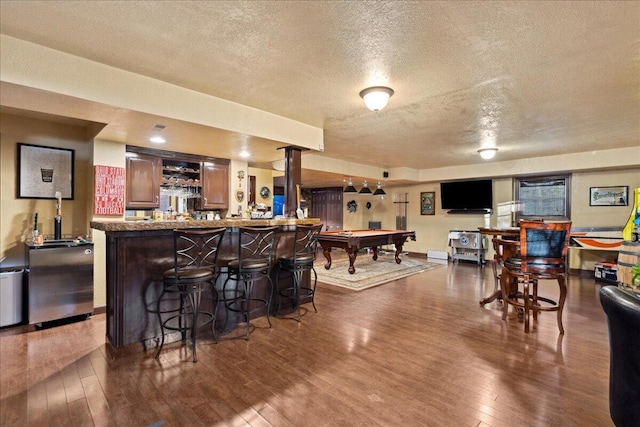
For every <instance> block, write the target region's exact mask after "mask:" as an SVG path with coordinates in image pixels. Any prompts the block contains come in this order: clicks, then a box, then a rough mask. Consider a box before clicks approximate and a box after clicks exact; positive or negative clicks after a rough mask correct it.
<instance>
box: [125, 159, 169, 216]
mask: <svg viewBox="0 0 640 427" xmlns="http://www.w3.org/2000/svg"><path fill="white" fill-rule="evenodd" d="M161 179H162V160H161V159H160V158H159V157H154V156H149V155H144V154H138V155H137V156H136V157H127V209H155V208H158V207H160V181H161Z"/></svg>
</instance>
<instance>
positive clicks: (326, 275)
mask: <svg viewBox="0 0 640 427" xmlns="http://www.w3.org/2000/svg"><path fill="white" fill-rule="evenodd" d="M334 253H335V255H334ZM331 258H332V260H333V262H332V263H331V269H329V270H327V269H325V268H324V265H325V263H326V261H327V260H326V258H325V257H324V256H323V255H322V254H319V255H318V258H316V262H315V269H316V272H317V273H318V282H322V283H327V284H329V285H334V286H341V287H343V288H348V289H352V290H354V291H361V290H364V289H368V288H371V287H373V286H378V285H382V284H383V283H387V282H391V281H393V280H397V279H401V278H403V277H407V276H411V275H413V274H417V273H421V272H423V271H427V270H432V269H434V268H438V267H442V266H443V265H446V261H443V263H435V262H429V261H427V260H426V258H419V257H415V256H408V255H401V256H400V259H401V260H402V262H401V263H400V264H396V261H395V256H394V254H393V253H386V254H379V255H378V260H377V261H374V260H373V258H372V255H371V254H366V253H362V254H358V257H357V258H356V262H355V264H354V267H355V268H356V272H355V273H354V274H349V271H347V269H348V268H349V258H347V256H346V253H345V254H343V255H342V254H340V252H338V251H335V250H334V251H332V252H331Z"/></svg>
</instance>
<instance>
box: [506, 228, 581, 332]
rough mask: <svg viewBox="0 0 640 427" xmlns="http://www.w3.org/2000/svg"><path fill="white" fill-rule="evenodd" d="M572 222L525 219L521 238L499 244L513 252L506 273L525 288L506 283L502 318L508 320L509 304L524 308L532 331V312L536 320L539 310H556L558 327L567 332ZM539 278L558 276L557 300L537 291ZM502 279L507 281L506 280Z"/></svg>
mask: <svg viewBox="0 0 640 427" xmlns="http://www.w3.org/2000/svg"><path fill="white" fill-rule="evenodd" d="M570 234H571V222H541V221H522V222H521V223H520V241H508V240H501V242H500V244H502V245H504V248H505V250H506V248H509V249H508V250H509V251H510V252H511V253H512V254H514V255H512V256H509V257H507V258H505V259H504V269H503V274H506V275H507V276H508V277H510V278H516V279H518V280H519V281H521V283H522V291H519V289H516V290H515V292H514V289H513V287H508V288H507V287H503V302H504V304H505V307H504V310H503V316H502V318H503V319H505V320H506V318H507V312H508V306H509V305H512V306H514V307H516V308H518V307H519V308H521V309H522V310H523V311H524V330H525V332H527V333H528V332H529V329H530V316H531V314H532V313H533V318H534V320H537V315H538V312H541V311H555V312H557V322H558V329H559V330H560V333H561V334H563V333H564V327H563V325H562V310H563V308H564V302H565V299H566V297H567V286H566V278H567V252H568V247H569V239H570ZM539 280H557V281H558V286H559V296H558V298H557V300H553V299H550V298H547V297H542V296H540V295H538V281H539ZM501 283H503V284H504V283H508V280H503V281H501Z"/></svg>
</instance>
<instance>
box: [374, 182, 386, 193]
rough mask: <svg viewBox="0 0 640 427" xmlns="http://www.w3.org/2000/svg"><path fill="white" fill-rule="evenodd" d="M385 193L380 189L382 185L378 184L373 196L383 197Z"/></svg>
mask: <svg viewBox="0 0 640 427" xmlns="http://www.w3.org/2000/svg"><path fill="white" fill-rule="evenodd" d="M386 194H387V193H385V192H384V190H383V189H382V183H381V182H378V188H376V191H374V192H373V195H374V196H384V195H386Z"/></svg>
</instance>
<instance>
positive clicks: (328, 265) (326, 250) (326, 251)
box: [322, 246, 331, 270]
mask: <svg viewBox="0 0 640 427" xmlns="http://www.w3.org/2000/svg"><path fill="white" fill-rule="evenodd" d="M322 254H323V255H324V257H325V258H326V259H327V263H326V264H325V265H324V268H325V270H328V269H330V268H331V246H329V247H326V248H322Z"/></svg>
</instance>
